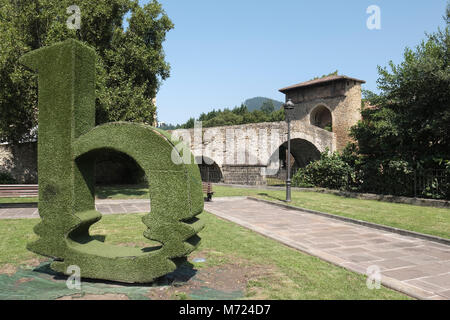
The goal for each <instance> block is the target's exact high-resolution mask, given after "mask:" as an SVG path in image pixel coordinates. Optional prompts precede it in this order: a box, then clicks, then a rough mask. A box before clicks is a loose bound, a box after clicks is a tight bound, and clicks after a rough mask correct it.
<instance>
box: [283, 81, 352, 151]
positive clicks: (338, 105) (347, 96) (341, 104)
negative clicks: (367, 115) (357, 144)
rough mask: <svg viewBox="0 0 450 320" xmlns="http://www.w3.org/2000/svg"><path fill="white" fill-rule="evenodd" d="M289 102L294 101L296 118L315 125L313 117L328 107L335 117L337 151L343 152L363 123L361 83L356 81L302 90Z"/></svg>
mask: <svg viewBox="0 0 450 320" xmlns="http://www.w3.org/2000/svg"><path fill="white" fill-rule="evenodd" d="M286 99H291V100H292V102H294V104H295V105H296V106H295V110H294V119H295V120H297V121H302V122H305V123H309V124H314V121H312V119H311V115H313V114H314V112H313V111H314V110H315V109H316V108H319V107H326V108H327V109H328V110H330V112H331V114H332V124H333V133H334V134H335V138H336V141H335V148H336V150H342V149H343V148H344V147H345V146H346V145H347V143H348V142H350V141H351V139H350V137H349V133H350V128H351V127H352V126H354V125H355V124H356V123H357V122H358V121H359V120H361V84H360V83H359V82H356V81H350V80H342V81H335V82H331V83H326V84H322V85H318V86H315V87H306V88H299V89H296V90H293V91H290V92H288V93H287V95H286Z"/></svg>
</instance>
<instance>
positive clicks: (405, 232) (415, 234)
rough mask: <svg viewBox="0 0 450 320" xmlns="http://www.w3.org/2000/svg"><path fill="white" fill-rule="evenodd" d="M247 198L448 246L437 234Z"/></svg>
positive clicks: (448, 240) (447, 241)
mask: <svg viewBox="0 0 450 320" xmlns="http://www.w3.org/2000/svg"><path fill="white" fill-rule="evenodd" d="M247 199H249V200H253V201H259V202H264V203H268V204H271V205H274V206H279V207H283V208H287V209H292V210H296V211H301V212H306V213H311V214H315V215H319V216H323V217H327V218H331V219H335V220H341V221H344V222H349V223H353V224H358V225H361V226H365V227H369V228H374V229H378V230H383V231H388V232H392V233H397V234H400V235H402V236H408V237H413V238H418V239H422V240H428V241H433V242H437V243H440V244H444V245H447V246H450V239H445V238H441V237H437V236H431V235H428V234H423V233H419V232H414V231H409V230H404V229H398V228H394V227H389V226H384V225H380V224H376V223H372V222H367V221H361V220H356V219H352V218H347V217H342V216H338V215H334V214H330V213H324V212H320V211H314V210H309V209H304V208H300V207H294V206H291V205H288V204H284V203H278V202H273V201H269V200H264V199H258V198H254V197H247Z"/></svg>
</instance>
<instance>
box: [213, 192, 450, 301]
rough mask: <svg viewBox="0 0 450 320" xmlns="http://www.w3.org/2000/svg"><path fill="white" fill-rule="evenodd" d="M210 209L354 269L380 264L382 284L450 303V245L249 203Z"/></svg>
mask: <svg viewBox="0 0 450 320" xmlns="http://www.w3.org/2000/svg"><path fill="white" fill-rule="evenodd" d="M205 210H206V211H208V212H210V213H212V214H215V215H217V216H219V217H221V218H223V219H226V220H229V221H232V222H235V223H237V224H240V225H242V226H244V227H246V228H249V229H251V230H254V231H256V232H258V233H261V234H263V235H265V236H268V237H270V238H273V239H276V240H278V241H280V242H282V243H284V244H286V245H288V246H290V247H293V248H296V249H298V250H300V251H303V252H306V253H309V254H311V255H314V256H317V257H319V258H321V259H323V260H326V261H329V262H331V263H333V264H336V265H339V266H342V267H344V268H347V269H350V270H352V271H355V272H358V273H362V274H366V272H367V269H368V267H370V266H377V267H378V268H379V269H380V271H381V276H382V283H383V284H384V285H386V286H388V287H391V288H394V289H397V290H400V291H402V292H405V293H407V294H409V295H411V296H413V297H416V298H420V299H450V246H447V245H443V244H439V243H435V242H432V241H428V240H421V239H417V238H412V237H407V236H402V235H399V234H396V233H391V232H386V231H381V230H377V229H373V228H368V227H364V226H360V225H357V224H353V223H347V222H343V221H339V220H336V219H332V218H327V217H323V216H319V215H315V214H311V213H306V212H301V211H298V210H293V209H288V208H282V207H279V206H274V205H271V204H267V203H263V202H258V201H254V200H250V199H245V198H241V199H233V198H229V199H225V198H224V199H217V198H216V199H215V200H214V201H213V202H211V203H205Z"/></svg>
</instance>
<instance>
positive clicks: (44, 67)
mask: <svg viewBox="0 0 450 320" xmlns="http://www.w3.org/2000/svg"><path fill="white" fill-rule="evenodd" d="M21 61H22V63H24V64H25V65H27V66H28V67H30V68H32V69H34V70H38V71H39V72H38V76H39V139H38V166H39V214H40V216H41V218H42V220H41V222H40V223H39V224H38V225H37V226H36V227H35V229H34V230H35V233H36V234H37V235H38V236H39V239H38V240H37V241H35V242H32V243H29V244H28V249H29V250H31V251H33V252H35V253H38V254H41V255H44V256H48V257H52V258H54V262H53V263H52V264H51V267H52V269H54V270H56V271H58V272H62V273H66V274H67V273H68V267H69V266H72V265H76V266H78V267H80V271H81V276H82V277H83V278H94V279H104V280H113V281H121V282H140V283H145V282H151V281H153V280H154V279H156V278H158V277H160V276H163V275H165V274H167V273H170V272H172V271H174V270H175V269H176V268H177V265H179V263H181V262H182V261H184V260H185V257H186V256H187V255H188V254H189V253H191V252H192V251H193V250H195V248H196V247H197V246H198V244H199V240H200V238H199V237H198V236H197V233H198V232H199V231H200V230H202V228H203V223H202V222H201V220H199V219H198V218H197V216H198V215H199V214H200V213H201V212H202V211H203V193H202V186H201V178H200V171H199V169H198V166H197V165H195V164H194V161H193V159H194V158H193V156H192V154H191V155H190V157H191V159H192V161H191V164H184V163H183V161H182V152H184V151H183V148H182V144H181V143H180V142H179V141H173V140H172V139H171V137H170V135H169V134H167V133H166V132H164V131H161V130H158V129H155V128H152V127H149V126H146V125H140V124H131V123H125V122H119V123H111V124H106V125H102V126H99V127H94V125H95V81H94V80H95V64H94V63H95V53H94V51H93V50H92V49H90V48H89V47H87V46H85V45H83V44H82V43H80V42H78V41H76V40H67V41H64V42H62V43H59V44H55V45H52V46H50V47H45V48H42V49H39V50H36V51H33V52H31V53H29V54H27V55H25V56H24V57H22V60H21ZM105 149H111V150H114V151H118V152H122V153H124V154H126V155H128V156H130V157H131V158H133V159H134V160H135V161H136V162H137V163H138V164H139V165H140V166H141V168H143V169H144V171H145V173H146V174H147V177H148V180H149V187H150V200H151V207H152V210H151V212H150V213H148V214H147V215H146V216H144V218H143V223H144V224H145V225H146V226H147V230H146V231H145V232H144V237H146V238H147V239H149V240H152V241H156V242H157V243H159V246H157V247H150V248H142V249H137V248H130V247H118V246H112V245H109V244H105V243H104V242H103V241H102V239H99V238H98V237H95V236H91V235H90V233H89V228H90V227H91V226H92V225H93V224H95V223H96V222H98V221H99V220H100V219H101V214H100V213H99V212H97V211H95V198H94V187H95V185H94V176H95V175H94V167H95V161H94V159H95V155H96V153H98V152H101V151H102V150H105ZM185 157H186V155H184V158H185ZM177 163H178V164H177ZM103 240H104V239H103Z"/></svg>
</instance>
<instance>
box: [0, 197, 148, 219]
mask: <svg viewBox="0 0 450 320" xmlns="http://www.w3.org/2000/svg"><path fill="white" fill-rule="evenodd" d="M95 207H96V209H97V210H98V211H100V212H101V213H102V214H123V213H138V212H148V211H150V201H149V200H145V199H144V200H97V201H96V202H95ZM25 218H39V212H38V209H37V208H0V219H25Z"/></svg>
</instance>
